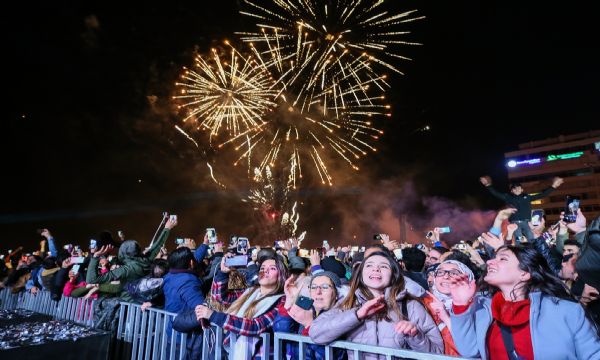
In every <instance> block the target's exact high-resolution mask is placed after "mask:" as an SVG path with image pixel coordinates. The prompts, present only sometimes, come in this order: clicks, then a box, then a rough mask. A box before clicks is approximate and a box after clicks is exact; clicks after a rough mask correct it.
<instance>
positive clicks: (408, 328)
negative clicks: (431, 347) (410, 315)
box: [394, 320, 419, 337]
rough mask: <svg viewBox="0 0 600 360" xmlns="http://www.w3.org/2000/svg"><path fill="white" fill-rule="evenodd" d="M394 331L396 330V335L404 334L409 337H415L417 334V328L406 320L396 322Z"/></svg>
mask: <svg viewBox="0 0 600 360" xmlns="http://www.w3.org/2000/svg"><path fill="white" fill-rule="evenodd" d="M394 330H396V332H397V333H398V334H404V335H406V336H410V337H413V336H416V335H417V334H418V333H419V329H417V326H416V325H415V324H413V323H412V322H410V321H407V320H400V321H398V323H397V324H396V325H395V326H394Z"/></svg>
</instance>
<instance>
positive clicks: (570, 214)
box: [563, 196, 579, 223]
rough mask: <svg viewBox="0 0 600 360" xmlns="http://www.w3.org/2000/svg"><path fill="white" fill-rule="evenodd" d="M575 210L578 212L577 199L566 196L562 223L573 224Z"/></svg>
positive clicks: (575, 217)
mask: <svg viewBox="0 0 600 360" xmlns="http://www.w3.org/2000/svg"><path fill="white" fill-rule="evenodd" d="M577 210H579V199H577V198H574V197H571V196H567V206H566V208H565V216H564V217H563V221H564V222H567V223H574V222H575V220H577Z"/></svg>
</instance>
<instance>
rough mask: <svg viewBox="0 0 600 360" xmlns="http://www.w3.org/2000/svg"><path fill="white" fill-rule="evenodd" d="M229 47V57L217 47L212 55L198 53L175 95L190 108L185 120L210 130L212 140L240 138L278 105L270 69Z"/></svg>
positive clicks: (184, 105)
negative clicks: (221, 53) (275, 99)
mask: <svg viewBox="0 0 600 360" xmlns="http://www.w3.org/2000/svg"><path fill="white" fill-rule="evenodd" d="M226 44H227V45H229V43H228V42H226ZM229 48H230V49H229V53H230V54H229V56H227V57H225V58H223V56H222V55H220V54H219V52H218V51H217V49H212V51H211V54H210V56H197V57H196V59H195V70H191V69H187V68H184V72H183V74H182V75H181V79H182V81H181V82H177V83H176V84H175V85H176V86H177V87H178V88H179V89H180V90H179V92H180V95H177V96H174V97H173V98H174V99H175V100H176V101H177V102H178V103H179V106H178V107H179V109H184V110H186V112H187V113H186V116H185V117H184V119H183V122H193V123H194V124H192V126H195V127H196V129H198V130H206V131H208V132H209V134H210V135H209V139H210V141H211V142H212V140H213V138H215V137H218V138H225V139H232V138H238V137H240V136H242V137H243V136H244V135H247V134H250V133H252V132H253V131H256V130H257V129H260V127H261V126H263V125H264V124H265V120H264V116H265V114H266V113H267V112H269V111H271V110H272V109H273V107H274V106H275V103H274V102H273V99H274V95H275V91H274V88H273V85H274V81H273V79H272V77H271V75H270V73H269V72H268V71H267V70H266V69H265V68H264V67H261V66H258V65H257V63H256V61H255V60H254V59H253V58H252V56H247V57H246V56H243V55H242V54H240V53H239V52H238V51H237V50H236V49H235V48H234V47H233V46H231V45H229ZM180 131H181V130H180Z"/></svg>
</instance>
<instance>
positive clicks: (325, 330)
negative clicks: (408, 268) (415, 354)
mask: <svg viewBox="0 0 600 360" xmlns="http://www.w3.org/2000/svg"><path fill="white" fill-rule="evenodd" d="M355 294H356V297H357V300H358V306H357V307H355V308H353V309H349V310H342V309H341V308H339V307H336V308H334V309H331V310H329V311H327V312H325V313H324V314H321V315H320V316H318V317H317V318H316V319H315V320H314V321H313V323H312V325H311V327H310V330H309V335H310V337H311V339H312V340H313V341H314V342H315V343H317V344H328V343H331V342H333V341H335V340H347V341H351V342H355V343H359V344H366V345H374V346H386V347H391V348H404V349H406V348H410V349H412V350H414V351H421V352H428V353H436V354H441V353H443V352H444V342H443V340H442V336H441V335H440V331H439V330H438V328H437V326H436V324H435V322H434V321H433V319H432V318H431V316H430V315H429V313H428V312H427V310H426V309H425V307H424V306H423V305H421V303H420V302H418V301H416V300H410V299H408V300H407V303H406V308H407V312H408V320H409V321H411V322H412V323H414V324H415V325H416V326H417V328H418V329H419V333H418V334H417V335H416V336H413V337H409V336H406V335H403V334H398V333H396V331H395V329H394V327H395V325H396V324H397V323H398V322H399V321H400V320H401V319H400V318H399V316H398V314H396V313H395V312H393V311H390V312H389V313H388V316H389V317H390V318H391V320H392V321H391V322H390V321H386V320H377V318H376V317H375V316H371V317H369V318H367V319H364V320H359V319H358V317H357V316H356V311H357V310H358V309H359V308H360V306H362V304H364V303H365V302H366V301H367V299H365V298H364V297H363V296H362V295H361V294H360V291H358V290H357V291H356V293H355ZM406 295H407V292H406V290H403V291H401V292H400V293H399V294H398V295H397V297H396V301H397V302H398V307H400V308H401V307H402V305H401V302H402V300H403V299H404V298H405V297H406ZM385 296H386V298H388V297H389V288H387V289H386V291H385ZM348 357H349V359H353V358H354V355H353V354H352V353H350V354H348ZM380 358H381V359H384V358H385V356H383V355H382V356H378V355H373V354H367V355H365V356H364V359H365V360H375V359H380Z"/></svg>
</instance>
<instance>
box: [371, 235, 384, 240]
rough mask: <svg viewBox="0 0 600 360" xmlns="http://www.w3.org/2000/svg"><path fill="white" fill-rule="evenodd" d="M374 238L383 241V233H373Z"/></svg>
mask: <svg viewBox="0 0 600 360" xmlns="http://www.w3.org/2000/svg"><path fill="white" fill-rule="evenodd" d="M373 240H377V241H381V240H383V239H382V238H381V234H375V235H373Z"/></svg>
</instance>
